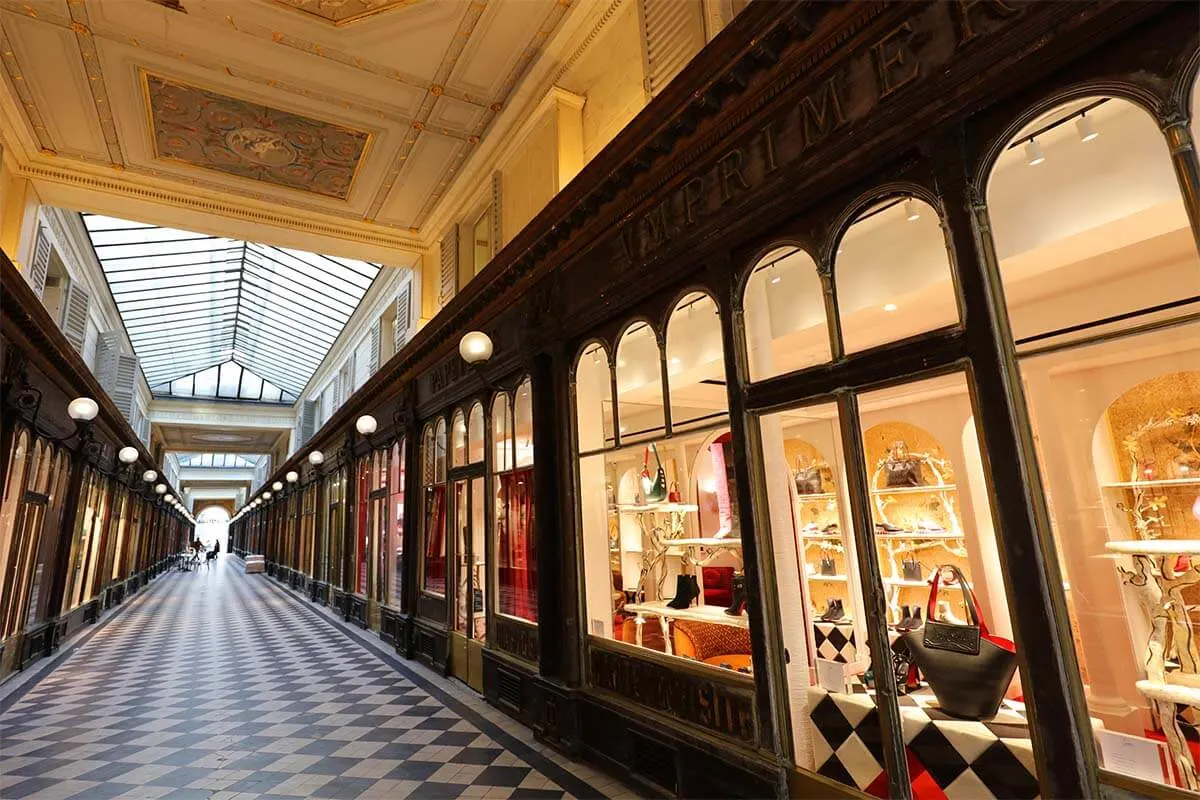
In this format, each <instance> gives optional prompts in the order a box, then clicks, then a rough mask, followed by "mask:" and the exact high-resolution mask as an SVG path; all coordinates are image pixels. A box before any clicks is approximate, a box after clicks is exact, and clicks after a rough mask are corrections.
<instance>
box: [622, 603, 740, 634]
mask: <svg viewBox="0 0 1200 800" xmlns="http://www.w3.org/2000/svg"><path fill="white" fill-rule="evenodd" d="M624 610H625V611H628V612H629V613H631V614H636V615H637V616H638V617H643V616H652V617H666V618H667V619H688V620H694V621H696V622H717V623H720V624H722V625H730V626H733V627H735V628H749V627H750V618H749V617H747V616H746V615H745V614H738V615H736V616H735V615H733V614H726V613H725V609H724V608H723V607H722V606H692V607H690V608H671V607H669V606H668V605H667V601H666V600H649V601H646V602H644V603H626V604H625V609H624Z"/></svg>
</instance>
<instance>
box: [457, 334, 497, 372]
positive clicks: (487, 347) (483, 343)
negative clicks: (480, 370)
mask: <svg viewBox="0 0 1200 800" xmlns="http://www.w3.org/2000/svg"><path fill="white" fill-rule="evenodd" d="M458 354H459V355H460V356H462V359H463V361H466V362H467V363H468V364H481V363H483V362H484V361H487V360H488V359H489V358H491V357H492V339H491V337H490V336H488V335H487V334H486V333H484V332H483V331H470V332H469V333H465V334H463V337H462V339H461V340H460V341H459V343H458Z"/></svg>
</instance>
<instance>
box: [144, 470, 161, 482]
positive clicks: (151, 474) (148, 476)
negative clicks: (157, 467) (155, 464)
mask: <svg viewBox="0 0 1200 800" xmlns="http://www.w3.org/2000/svg"><path fill="white" fill-rule="evenodd" d="M157 477H158V473H157V472H155V471H154V470H152V469H148V470H146V471H145V472H143V473H142V480H144V481H145V482H146V483H149V482H150V481H152V480H154V479H155V478H157Z"/></svg>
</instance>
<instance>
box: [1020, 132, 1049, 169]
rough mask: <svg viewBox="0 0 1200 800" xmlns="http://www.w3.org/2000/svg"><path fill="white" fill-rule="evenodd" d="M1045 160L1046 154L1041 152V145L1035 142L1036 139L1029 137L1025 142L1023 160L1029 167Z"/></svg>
mask: <svg viewBox="0 0 1200 800" xmlns="http://www.w3.org/2000/svg"><path fill="white" fill-rule="evenodd" d="M1045 160H1046V154H1045V153H1043V152H1042V146H1041V145H1040V144H1038V143H1037V140H1036V139H1030V140H1029V141H1028V142H1026V143H1025V161H1026V162H1027V163H1028V164H1029V166H1031V167H1036V166H1037V165H1038V164H1041V163H1042V162H1043V161H1045Z"/></svg>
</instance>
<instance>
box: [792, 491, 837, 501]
mask: <svg viewBox="0 0 1200 800" xmlns="http://www.w3.org/2000/svg"><path fill="white" fill-rule="evenodd" d="M796 499H797V500H799V501H800V502H804V501H806V500H835V499H837V495H836V494H835V493H834V492H817V493H816V494H798V495H796Z"/></svg>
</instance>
